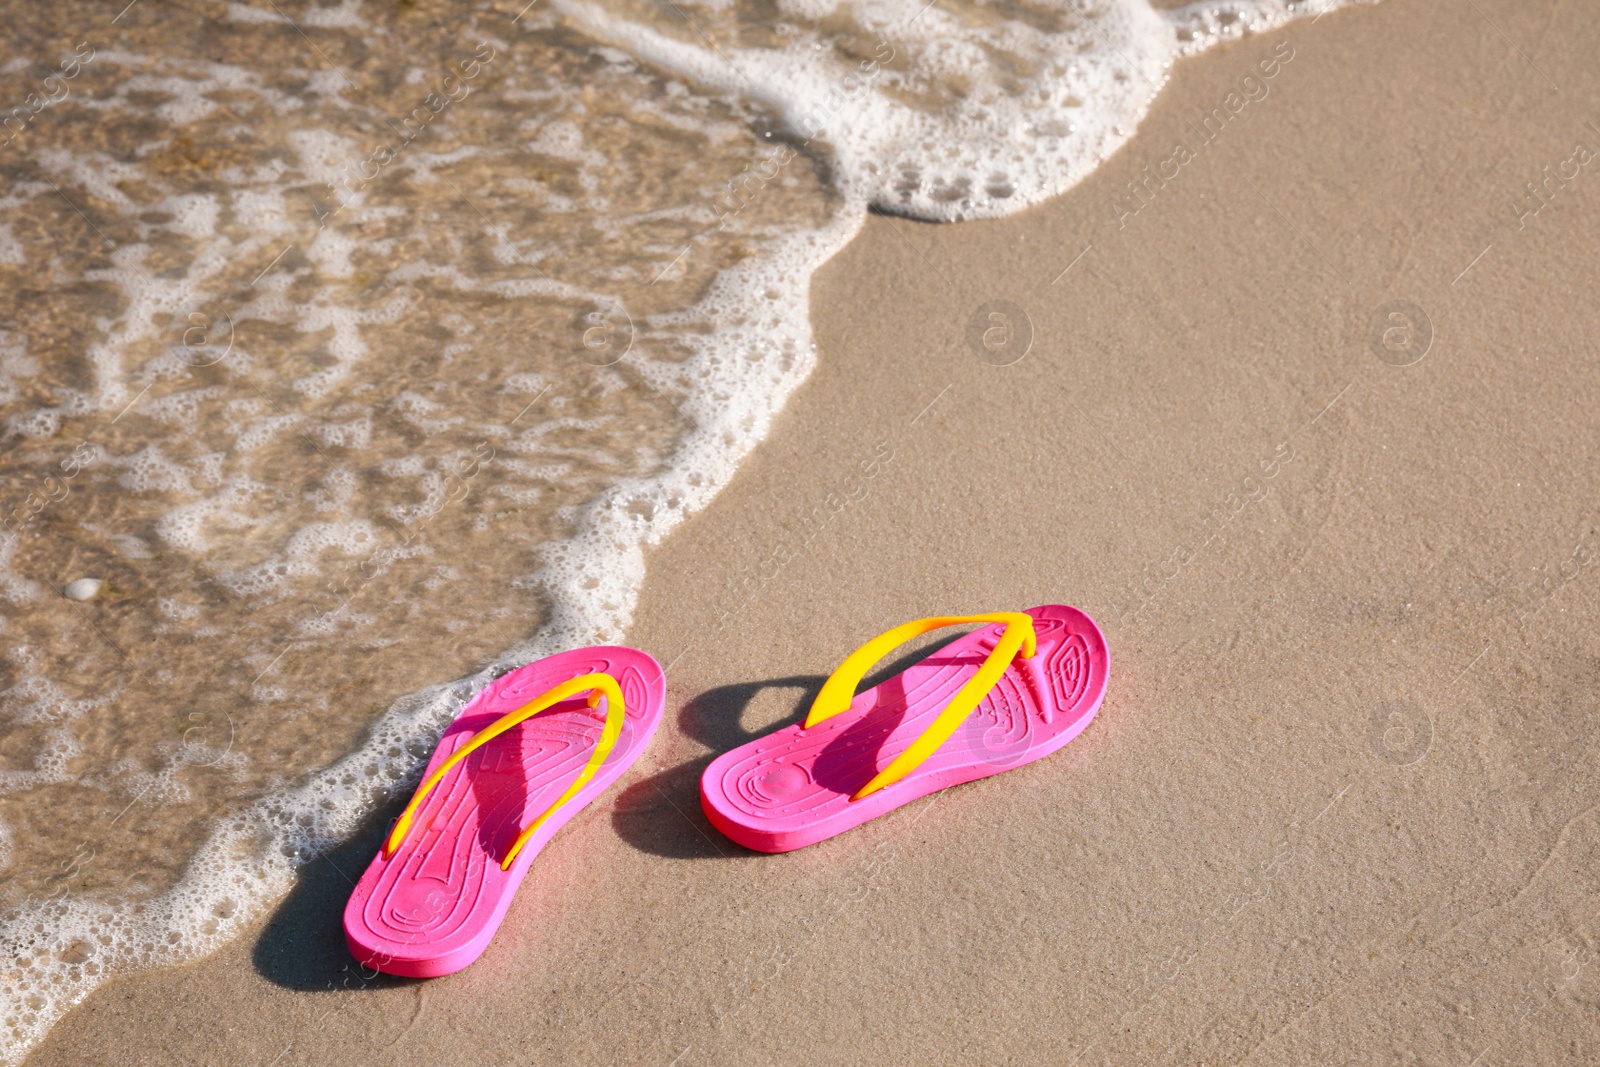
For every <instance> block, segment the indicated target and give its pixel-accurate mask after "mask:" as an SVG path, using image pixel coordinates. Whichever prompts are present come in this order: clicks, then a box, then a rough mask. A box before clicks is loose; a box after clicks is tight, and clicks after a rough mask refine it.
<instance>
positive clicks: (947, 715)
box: [805, 611, 1038, 800]
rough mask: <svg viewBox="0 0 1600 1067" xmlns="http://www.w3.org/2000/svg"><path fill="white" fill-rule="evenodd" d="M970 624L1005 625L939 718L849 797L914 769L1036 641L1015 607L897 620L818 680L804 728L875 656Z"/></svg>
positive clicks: (830, 712) (846, 692) (841, 701)
mask: <svg viewBox="0 0 1600 1067" xmlns="http://www.w3.org/2000/svg"><path fill="white" fill-rule="evenodd" d="M971 622H1003V623H1005V626H1006V629H1005V632H1004V633H1003V634H1001V635H1000V643H999V644H997V645H995V646H994V651H993V652H991V653H989V658H988V659H986V660H984V661H983V666H981V667H979V668H978V673H977V674H974V675H973V676H972V677H971V678H969V679H967V684H966V685H963V686H962V687H961V689H960V691H958V692H957V693H956V695H955V696H954V697H952V698H951V700H950V703H949V704H947V705H945V709H944V710H943V711H941V712H940V713H939V717H938V718H936V719H934V720H933V722H932V723H931V724H930V725H929V726H928V728H927V729H926V730H924V731H922V736H921V737H919V738H917V739H916V741H914V742H912V744H911V747H910V748H908V749H906V750H905V751H904V752H902V753H900V755H898V756H896V757H895V759H894V761H893V762H892V763H890V764H889V766H887V767H885V768H884V769H883V770H881V771H879V772H878V774H877V776H876V777H875V778H873V779H872V781H870V782H868V783H867V784H866V785H864V786H862V787H861V788H860V789H859V790H858V791H857V792H856V794H855V796H853V797H851V798H850V799H851V800H860V799H861V798H862V797H864V796H869V795H871V794H873V793H876V792H877V791H878V790H880V789H882V788H883V787H884V786H886V785H893V784H894V783H895V782H898V781H899V780H900V779H902V778H904V777H905V776H906V775H908V774H910V773H911V772H912V771H914V770H916V769H917V767H919V766H920V765H921V764H922V761H923V760H925V759H927V758H928V757H929V756H931V755H933V753H934V752H935V751H936V750H937V749H938V748H939V746H940V745H942V744H944V743H945V742H946V741H948V740H949V739H950V735H951V734H953V733H955V732H956V727H958V726H960V725H961V723H962V722H963V721H964V720H965V719H966V717H967V716H968V715H970V714H972V709H974V708H976V707H977V706H978V702H979V701H980V700H982V699H983V698H984V697H985V696H987V695H988V694H989V690H991V689H993V688H994V687H995V683H997V682H999V681H1000V676H1001V675H1003V674H1005V672H1006V668H1007V667H1009V666H1011V661H1012V660H1013V659H1014V658H1015V657H1016V655H1017V653H1018V651H1020V652H1021V653H1022V658H1023V659H1032V658H1033V654H1034V653H1035V652H1036V651H1038V642H1037V639H1036V638H1035V636H1034V632H1033V617H1032V616H1031V615H1027V614H1025V613H1023V612H1020V611H999V612H995V613H993V614H990V615H939V616H936V617H934V618H931V619H917V620H915V621H914V622H907V623H901V624H900V625H899V626H896V627H895V628H894V629H892V630H890V631H888V632H887V633H883V634H879V635H878V636H877V637H874V638H873V639H872V640H871V641H868V642H867V643H866V644H864V645H862V646H861V647H860V648H858V649H856V650H855V651H854V652H852V653H850V656H849V658H848V659H846V660H845V661H844V662H843V663H841V664H839V667H838V669H837V670H835V671H834V672H833V674H832V676H830V677H829V678H828V680H827V681H826V682H824V683H823V685H822V691H821V692H819V693H818V694H817V699H816V700H814V701H813V702H812V704H811V711H810V713H809V714H807V715H806V724H805V728H806V729H810V728H811V727H813V726H815V725H817V723H819V722H824V721H826V720H827V719H831V718H832V717H833V716H835V715H837V714H839V713H840V712H841V711H844V710H845V709H846V708H848V707H849V706H850V701H851V700H852V699H853V698H854V697H855V692H856V686H857V685H860V684H861V679H862V678H865V677H866V675H867V672H868V671H870V670H871V669H872V668H873V666H874V665H875V664H876V663H877V662H878V661H879V660H881V659H883V657H885V656H887V655H888V654H889V653H890V652H893V651H894V650H895V649H896V648H898V647H899V646H901V645H903V644H905V643H906V642H907V641H909V640H911V639H912V638H913V637H916V636H918V635H920V634H925V633H927V632H928V631H929V630H937V629H940V628H941V627H945V626H960V625H961V624H963V623H971Z"/></svg>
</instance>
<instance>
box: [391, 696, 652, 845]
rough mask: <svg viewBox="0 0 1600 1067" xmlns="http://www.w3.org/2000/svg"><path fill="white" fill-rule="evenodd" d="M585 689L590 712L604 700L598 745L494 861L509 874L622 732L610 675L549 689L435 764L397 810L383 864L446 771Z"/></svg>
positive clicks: (617, 698)
mask: <svg viewBox="0 0 1600 1067" xmlns="http://www.w3.org/2000/svg"><path fill="white" fill-rule="evenodd" d="M590 690H592V691H593V692H592V693H591V695H590V697H589V706H590V707H591V708H592V707H594V706H595V705H596V704H599V703H600V698H601V697H605V700H606V725H605V728H604V729H603V730H601V731H600V741H599V743H598V744H596V745H595V748H594V752H593V754H591V755H590V756H589V762H588V763H586V764H584V767H583V770H582V771H580V772H579V773H578V777H577V778H576V779H575V780H574V781H573V783H572V784H571V785H569V786H567V791H566V792H565V793H562V794H561V795H560V796H559V797H557V798H556V802H555V803H554V804H551V805H550V806H549V807H548V808H546V809H545V810H544V814H543V815H540V816H539V817H538V818H537V819H535V820H533V822H531V823H529V824H528V827H527V829H525V830H523V831H522V833H520V834H518V835H517V839H516V841H514V842H512V845H511V849H510V851H508V852H507V853H506V857H505V859H503V860H501V861H500V869H501V870H503V871H505V870H510V869H511V863H512V861H513V860H515V859H516V858H517V853H518V852H521V851H522V846H523V845H525V844H527V843H528V838H530V837H532V836H533V834H534V831H536V830H538V829H539V827H540V826H542V825H543V824H544V822H545V820H546V819H548V818H550V816H552V815H554V814H555V813H556V811H557V810H558V809H559V808H560V807H561V805H563V804H565V803H566V802H567V801H569V800H571V799H572V798H573V797H574V796H576V795H577V794H578V790H580V789H582V788H583V787H584V785H585V784H586V783H587V782H588V781H589V779H591V778H593V777H594V772H595V771H597V770H599V769H600V764H602V763H604V762H605V759H606V756H607V755H608V754H609V753H610V752H611V747H612V746H613V745H615V744H616V743H617V737H618V735H620V734H621V733H622V716H623V714H624V710H623V706H622V687H621V686H620V685H618V684H617V680H616V679H615V678H613V677H611V675H609V674H603V673H601V674H585V675H581V676H580V677H577V678H574V679H572V680H571V681H569V682H562V683H561V684H560V685H558V686H556V687H555V688H554V689H550V690H547V691H545V692H544V693H542V694H540V695H539V696H537V697H535V698H534V699H532V700H530V701H529V702H528V703H526V704H524V705H522V707H520V708H518V709H517V710H516V711H510V712H507V713H506V714H504V715H502V716H500V718H498V719H496V720H495V721H494V722H492V723H490V724H489V725H488V726H485V727H484V728H483V729H482V730H479V731H478V732H477V733H476V734H474V735H473V736H472V740H470V741H468V742H467V743H466V744H464V745H462V746H461V747H460V748H458V749H456V750H455V751H454V752H453V753H451V754H450V758H449V759H447V760H445V761H444V762H443V763H441V764H440V765H439V769H438V770H436V771H434V772H433V773H432V774H430V775H428V780H427V781H425V782H423V783H422V785H421V786H419V787H418V788H417V791H416V793H415V794H414V795H413V796H412V797H411V803H409V804H407V805H406V810H405V811H402V812H401V813H400V818H398V819H396V820H395V824H394V829H393V830H391V831H389V839H388V840H387V841H385V842H384V843H383V856H384V858H385V859H388V858H389V857H390V856H393V855H394V851H395V849H397V848H399V847H400V842H401V841H403V840H405V836H406V831H407V830H409V829H411V820H412V818H413V817H414V816H415V815H416V814H417V809H418V808H420V807H422V802H423V801H424V800H426V799H427V797H428V794H429V793H431V792H433V790H434V787H435V786H437V785H438V784H439V783H440V782H441V781H443V780H444V776H445V775H446V774H448V773H449V772H450V768H452V767H454V766H455V765H456V764H458V763H460V762H461V761H462V760H464V759H466V758H467V757H468V756H469V755H471V754H472V753H473V751H475V750H476V749H479V748H482V747H483V746H484V745H486V744H488V743H489V742H490V741H493V740H494V739H495V738H497V737H499V736H500V735H501V734H503V733H505V732H506V731H507V730H509V729H511V728H512V727H513V726H515V725H517V723H519V722H522V721H523V720H525V719H531V718H533V717H534V716H535V715H537V714H539V713H540V712H541V711H544V710H546V709H548V708H550V707H552V706H554V705H556V704H559V703H561V702H562V701H563V700H567V699H569V698H571V697H575V696H577V695H578V694H579V693H583V692H589V691H590Z"/></svg>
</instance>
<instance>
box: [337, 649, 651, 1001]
mask: <svg viewBox="0 0 1600 1067" xmlns="http://www.w3.org/2000/svg"><path fill="white" fill-rule="evenodd" d="M599 671H603V672H605V673H608V674H610V675H611V676H612V677H614V678H616V680H617V682H618V683H619V684H620V686H621V688H622V695H623V705H624V708H625V710H626V714H625V715H624V718H623V727H622V733H621V735H620V736H619V737H618V738H617V741H616V745H615V747H613V749H612V750H611V752H610V753H609V754H608V755H607V757H606V760H605V762H604V763H602V764H601V765H600V767H599V769H598V770H597V771H596V772H595V776H594V777H593V778H592V779H590V781H589V783H588V784H587V785H585V786H584V788H583V789H582V790H581V791H579V793H578V794H577V795H576V796H574V797H573V798H572V799H571V800H570V801H568V802H567V803H566V804H565V805H563V807H562V808H561V810H560V811H558V812H557V813H556V814H555V815H553V816H552V817H551V818H550V819H549V821H547V822H546V823H545V824H544V825H543V826H541V827H540V828H539V831H538V833H536V834H535V835H534V836H533V837H532V838H530V839H529V841H528V843H527V845H526V846H524V848H523V850H522V851H521V852H520V853H519V854H518V855H517V859H516V862H515V863H513V864H512V866H511V869H510V870H509V871H502V870H501V869H500V861H501V859H502V858H503V857H504V856H505V855H506V852H507V851H508V850H509V849H510V847H511V844H512V842H513V841H515V840H516V837H517V835H518V834H519V833H520V832H521V831H522V828H523V827H525V826H527V825H528V824H529V823H530V822H532V821H533V820H534V819H535V818H537V817H538V816H539V815H540V813H542V812H543V811H545V809H547V808H548V807H549V806H550V805H551V804H552V803H553V802H554V801H555V800H556V798H557V797H559V796H560V795H561V794H562V793H563V792H564V791H565V790H566V789H567V787H568V786H570V785H571V784H572V782H573V781H574V780H575V779H576V778H577V777H578V774H579V772H580V771H582V770H583V767H584V764H585V763H586V762H587V761H588V759H589V757H590V755H591V754H592V753H593V752H594V748H595V744H596V742H597V741H598V740H599V738H600V731H601V729H602V728H603V726H604V725H605V712H606V705H605V703H604V702H603V701H602V702H601V704H600V706H598V707H594V708H591V707H589V706H588V702H587V700H586V699H585V697H583V696H580V697H577V698H575V699H573V700H567V701H563V702H561V703H560V704H557V705H555V706H553V707H551V708H550V709H549V710H547V711H543V712H540V713H539V714H538V715H535V716H534V717H532V718H531V719H526V720H524V721H523V722H521V723H519V724H517V725H516V726H514V727H512V728H511V729H510V730H508V731H506V732H505V733H504V734H502V735H500V736H499V737H497V738H495V739H494V740H492V741H490V742H489V743H488V744H486V745H484V746H483V747H482V748H480V749H478V750H477V751H476V752H474V753H472V755H470V756H468V757H467V758H466V759H465V760H464V761H462V762H461V763H460V764H459V765H457V766H456V767H455V768H453V769H452V770H451V771H450V772H449V773H448V774H446V775H445V777H444V779H443V780H442V781H441V782H440V783H439V785H438V787H437V788H436V789H434V791H433V792H432V793H431V794H429V796H428V798H427V800H426V801H424V802H423V804H422V807H421V809H420V810H419V811H418V812H417V816H416V818H415V820H414V822H413V823H412V827H411V830H410V832H409V833H408V834H407V835H406V837H405V839H404V840H402V842H401V843H400V846H399V848H397V849H396V850H395V853H394V855H393V856H392V857H390V858H388V859H385V858H384V856H383V854H382V852H381V851H380V852H379V854H378V855H377V857H376V858H374V859H373V861H372V864H371V865H370V866H369V867H368V868H367V871H366V873H365V874H364V875H362V876H361V880H360V882H359V883H357V885H356V889H355V892H354V893H352V894H351V896H350V901H349V903H348V904H347V905H346V906H345V913H344V928H345V938H346V940H347V942H348V943H349V945H350V951H351V953H352V954H353V955H354V956H355V957H356V959H357V960H359V961H360V962H361V963H363V964H365V965H367V966H369V967H375V968H377V969H378V970H381V971H386V972H388V973H390V974H399V975H405V976H408V977H414V978H427V977H434V976H437V975H441V974H449V973H450V972H452V971H457V970H460V969H461V968H462V967H465V966H466V965H467V964H469V963H471V962H472V961H473V960H475V959H477V958H478V956H480V955H481V954H482V953H483V950H484V949H485V948H486V947H487V946H488V944H489V940H490V939H491V938H492V937H493V936H494V932H495V930H496V929H498V927H499V926H500V921H501V919H503V918H504V916H505V913H506V908H507V907H508V906H509V905H510V903H511V898H512V896H513V895H514V894H515V893H516V890H517V886H518V885H520V884H521V882H522V878H523V875H524V874H525V873H526V872H527V870H528V867H529V865H530V864H531V863H532V862H533V860H534V858H535V857H536V856H537V855H538V853H539V851H540V849H541V848H543V846H544V843H545V842H546V841H548V840H549V839H550V837H551V835H552V834H554V833H555V832H556V830H558V829H559V828H560V827H561V826H562V825H563V824H565V823H566V822H567V821H568V820H569V819H571V818H572V817H573V816H574V815H576V814H577V813H578V812H579V811H581V810H583V808H584V806H585V805H586V804H588V802H589V801H590V800H592V799H593V798H594V797H595V796H597V795H599V794H600V793H601V792H602V791H604V790H605V788H606V787H607V786H609V785H610V784H611V783H612V782H614V781H616V780H617V778H619V777H620V776H621V775H622V773H623V772H624V771H625V770H627V768H628V767H629V766H630V765H631V764H632V763H633V762H634V760H636V759H637V758H638V757H639V754H640V753H641V752H643V751H644V748H645V746H646V745H647V744H648V743H649V741H650V737H651V735H652V734H654V733H655V730H656V727H657V725H658V724H659V723H660V721H661V713H662V709H663V707H664V706H665V703H666V686H665V680H664V678H663V676H662V671H661V666H660V664H658V663H657V662H656V661H655V660H654V659H653V658H651V657H650V656H649V655H648V654H646V653H644V652H640V651H639V650H637V649H632V648H622V647H618V646H604V647H599V648H587V649H580V650H577V651H573V652H563V653H561V654H559V655H556V656H550V657H548V658H546V659H542V660H539V661H537V662H535V663H530V664H528V665H527V666H525V667H520V668H518V669H517V670H514V671H512V672H510V673H509V674H506V675H503V676H501V677H500V678H497V679H495V681H494V682H492V683H490V685H488V686H487V687H485V688H484V690H483V691H482V692H481V693H479V694H478V695H477V696H476V697H475V698H473V700H472V702H471V703H470V704H468V705H467V707H466V708H464V709H463V710H462V712H461V714H460V715H459V716H458V717H457V718H456V720H455V721H454V722H453V723H451V724H450V726H449V728H447V729H446V730H445V732H444V736H443V737H442V738H441V739H440V741H439V745H438V747H437V748H436V749H435V750H434V753H433V758H432V759H431V760H429V761H428V767H427V770H426V771H425V772H424V777H426V776H427V775H428V774H431V773H433V770H434V768H436V767H438V766H439V765H440V764H441V763H443V762H444V761H445V760H446V759H448V758H449V757H450V754H451V753H453V752H454V751H455V750H456V749H457V748H459V747H460V746H462V745H464V744H466V743H467V741H468V740H470V739H471V738H472V736H473V735H474V734H476V733H477V732H478V731H480V730H482V729H483V728H484V727H485V726H487V725H489V724H490V723H492V722H494V721H495V720H496V719H497V718H499V717H500V716H501V715H504V714H505V713H506V712H509V711H514V710H515V709H517V708H519V707H521V706H522V705H524V704H526V703H528V701H530V700H532V699H534V698H535V697H537V696H539V695H540V694H541V693H544V692H546V691H547V690H549V689H550V688H551V687H553V686H555V685H558V684H560V683H561V682H565V681H567V680H569V679H572V678H576V677H578V676H579V675H583V674H589V673H591V672H599Z"/></svg>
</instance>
